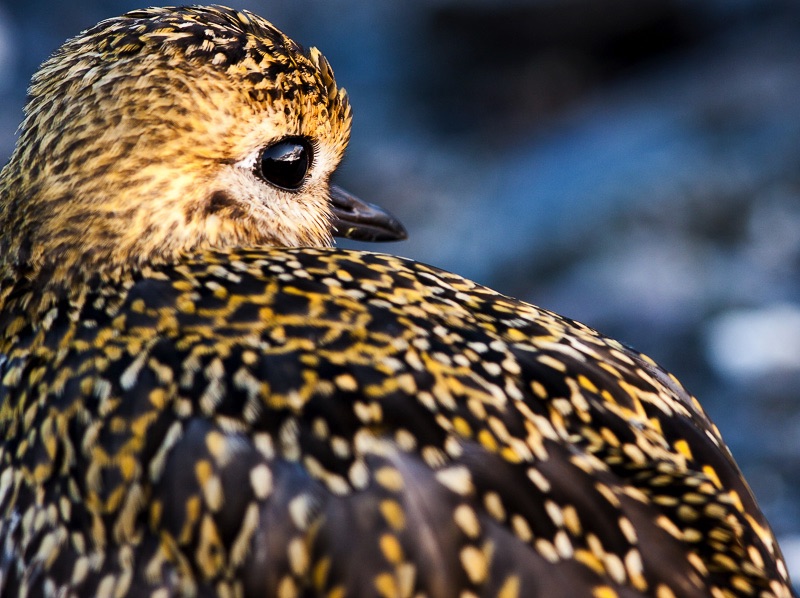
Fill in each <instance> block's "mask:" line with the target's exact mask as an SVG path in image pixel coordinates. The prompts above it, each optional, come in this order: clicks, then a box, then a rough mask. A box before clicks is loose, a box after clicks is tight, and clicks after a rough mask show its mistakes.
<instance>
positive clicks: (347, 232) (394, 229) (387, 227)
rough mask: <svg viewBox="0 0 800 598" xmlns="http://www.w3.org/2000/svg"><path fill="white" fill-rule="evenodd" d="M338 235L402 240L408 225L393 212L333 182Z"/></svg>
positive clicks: (365, 238)
mask: <svg viewBox="0 0 800 598" xmlns="http://www.w3.org/2000/svg"><path fill="white" fill-rule="evenodd" d="M331 210H332V212H333V222H332V224H333V227H334V232H333V236H334V237H343V238H345V239H353V240H355V241H402V240H403V239H405V238H407V237H408V233H407V232H406V229H405V227H404V226H403V225H402V224H400V221H399V220H398V219H397V218H395V217H394V216H392V215H391V214H390V213H389V212H387V211H386V210H384V209H383V208H381V207H378V206H376V205H374V204H371V203H367V202H365V201H362V200H360V199H358V198H357V197H354V196H352V195H350V194H349V193H348V192H347V191H345V190H344V189H342V188H341V187H337V186H336V185H331Z"/></svg>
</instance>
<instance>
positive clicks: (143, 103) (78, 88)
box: [0, 7, 405, 276]
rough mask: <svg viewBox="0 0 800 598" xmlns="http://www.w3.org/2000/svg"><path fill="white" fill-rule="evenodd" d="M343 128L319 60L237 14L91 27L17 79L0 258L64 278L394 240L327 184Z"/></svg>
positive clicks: (344, 137)
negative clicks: (213, 256)
mask: <svg viewBox="0 0 800 598" xmlns="http://www.w3.org/2000/svg"><path fill="white" fill-rule="evenodd" d="M350 122H351V111H350V106H349V103H348V100H347V95H346V94H345V92H344V90H343V89H339V88H337V86H336V82H335V81H334V78H333V73H332V71H331V68H330V66H329V65H328V62H327V61H326V60H325V58H324V57H323V56H322V55H321V54H320V53H319V51H317V50H316V49H315V48H312V49H311V50H309V51H308V52H305V51H304V50H303V49H302V48H301V47H300V46H298V45H297V44H296V43H295V42H293V41H292V40H290V39H289V38H288V37H286V36H285V35H284V34H283V33H281V32H280V31H279V30H278V29H276V28H275V27H274V26H273V25H271V24H270V23H268V22H267V21H265V20H263V19H261V18H260V17H257V16H255V15H253V14H250V13H248V12H237V11H234V10H231V9H228V8H223V7H191V8H153V9H147V10H139V11H134V12H130V13H127V14H126V15H124V16H122V17H118V18H114V19H110V20H107V21H103V22H102V23H100V24H98V25H97V26H95V27H93V28H91V29H89V30H87V31H85V32H83V33H82V34H80V35H78V36H77V37H75V38H73V39H71V40H69V41H67V42H66V43H65V44H64V45H63V46H62V47H61V48H60V49H59V50H57V51H56V52H55V53H54V54H53V55H52V57H50V58H49V59H48V60H47V61H46V62H45V63H44V64H43V65H42V67H41V68H40V69H39V71H38V72H37V73H36V74H35V75H34V77H33V81H32V84H31V87H30V90H29V100H28V103H27V105H26V107H25V119H24V121H23V123H22V125H21V126H20V132H19V137H18V141H17V146H16V149H15V151H14V154H13V155H12V157H11V159H10V161H9V163H8V164H7V165H6V167H5V169H4V171H3V173H2V175H0V227H2V235H0V254H2V255H3V256H4V257H2V258H0V260H5V263H4V266H5V267H6V268H9V267H22V266H23V265H24V267H25V268H26V270H27V271H48V272H49V273H50V274H49V275H50V276H53V275H57V274H58V273H59V272H60V273H61V275H63V276H68V271H74V270H75V269H92V268H95V267H105V266H110V267H112V268H125V267H126V266H128V265H132V266H134V267H135V266H137V265H143V264H147V263H157V262H163V261H169V260H171V259H174V258H175V257H176V256H177V255H179V254H180V253H182V252H186V251H195V250H202V249H205V248H225V247H232V246H242V245H249V246H252V245H272V246H328V245H330V244H331V243H332V236H334V235H337V234H338V235H339V236H349V237H351V238H361V239H364V240H391V239H396V238H404V237H405V231H404V230H403V227H402V225H400V224H399V222H397V221H396V220H395V219H394V218H393V217H391V216H390V215H389V214H387V213H386V212H384V211H383V210H381V209H380V208H377V207H375V206H372V205H370V204H366V203H364V202H361V201H359V200H358V199H356V198H354V197H352V196H350V195H349V194H347V193H345V192H343V191H342V190H341V189H338V188H336V187H334V186H332V185H331V184H330V176H331V174H332V173H333V171H334V170H335V169H336V167H337V165H338V164H339V161H340V160H341V158H342V154H343V152H344V150H345V147H346V145H347V142H348V139H349V135H350ZM54 273H55V274H54Z"/></svg>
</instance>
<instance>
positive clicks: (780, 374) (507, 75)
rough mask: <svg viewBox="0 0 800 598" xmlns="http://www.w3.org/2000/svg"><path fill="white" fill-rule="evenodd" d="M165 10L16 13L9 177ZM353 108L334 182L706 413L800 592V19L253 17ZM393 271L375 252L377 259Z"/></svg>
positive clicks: (752, 7) (340, 6)
mask: <svg viewBox="0 0 800 598" xmlns="http://www.w3.org/2000/svg"><path fill="white" fill-rule="evenodd" d="M147 3H148V2H147V0H133V1H130V2H129V1H125V2H121V1H117V2H109V1H106V0H104V1H102V2H101V1H100V0H80V1H78V0H60V1H57V2H56V1H54V0H27V1H26V2H14V3H11V2H8V1H5V2H0V102H2V106H3V110H2V111H0V156H1V157H2V159H3V161H5V159H6V157H7V156H8V155H9V154H10V152H11V149H12V147H13V136H14V130H15V128H16V126H17V124H18V123H19V121H20V119H21V115H22V105H23V102H24V97H25V87H26V84H27V81H28V79H29V78H30V76H31V74H32V73H33V71H34V70H35V69H36V67H37V66H38V64H39V63H40V62H41V61H42V60H44V59H45V58H46V56H47V55H48V54H49V53H50V52H52V51H53V50H54V49H55V48H56V47H57V46H58V45H59V44H60V43H61V42H62V41H63V40H64V39H65V38H67V37H69V36H72V35H75V34H76V33H78V32H79V31H80V30H82V29H84V28H86V27H89V26H91V25H93V24H94V23H95V22H96V21H98V20H100V19H103V18H106V17H111V16H114V15H116V14H119V13H122V12H124V11H126V10H129V9H133V8H140V7H141V6H142V5H146V4H147ZM229 3H231V4H233V5H234V6H235V7H237V8H248V9H250V10H253V11H254V12H257V13H258V14H261V15H263V16H265V17H267V18H269V19H270V20H272V21H273V22H274V23H275V24H276V25H277V26H279V27H280V28H281V29H283V30H284V31H285V32H286V33H287V34H288V35H290V36H291V37H293V38H294V39H295V40H297V41H299V42H300V43H302V44H304V45H316V46H318V47H319V48H320V49H321V50H322V51H323V52H324V53H325V54H326V56H327V57H328V58H329V60H330V62H331V63H332V65H333V67H334V69H335V71H336V75H337V80H338V81H339V83H340V84H341V85H344V86H345V87H346V88H347V89H348V91H349V92H350V96H351V102H352V104H353V106H354V109H355V122H354V129H353V140H352V143H351V146H350V151H349V154H348V157H347V160H346V164H345V165H344V167H343V168H342V169H340V174H339V180H338V182H339V183H340V184H342V185H343V186H345V187H346V188H348V189H349V190H351V191H352V192H354V193H356V194H357V195H360V196H361V197H363V198H364V199H368V200H370V201H373V202H375V203H380V204H382V205H384V206H388V207H390V208H391V209H392V210H393V211H394V212H396V214H397V215H398V216H399V217H400V218H401V220H403V221H404V222H405V223H406V225H407V226H408V229H409V231H410V240H409V241H407V242H404V243H400V244H396V245H384V246H380V247H377V249H378V250H380V251H387V252H391V253H398V254H401V255H406V256H409V257H413V258H415V259H418V260H421V261H424V262H427V263H431V264H435V265H437V266H440V267H443V268H446V269H449V270H454V271H456V272H458V273H460V274H463V275H466V276H468V277H471V278H474V279H476V280H478V281H479V282H481V283H484V284H487V285H489V286H492V287H494V288H496V289H498V290H500V291H502V292H504V293H507V294H510V295H514V296H516V297H519V298H521V299H525V300H527V301H530V302H533V303H536V304H538V305H541V306H544V307H547V308H549V309H552V310H555V311H557V312H560V313H562V314H564V315H567V316H570V317H572V318H575V319H578V320H581V321H584V322H586V323H588V324H590V325H591V326H593V327H595V328H597V329H599V330H601V331H602V332H604V333H606V334H608V335H611V336H613V337H616V338H619V339H620V340H623V341H625V342H626V343H628V344H630V345H632V346H634V347H636V348H637V349H639V350H640V351H643V352H645V353H648V354H649V355H651V356H652V357H654V358H655V359H656V360H657V361H659V362H660V363H661V364H663V365H664V366H666V367H667V368H668V369H670V370H672V371H673V372H674V373H675V374H677V375H678V377H679V378H681V380H683V382H684V384H685V385H686V386H687V387H688V388H689V389H690V390H691V391H692V392H693V393H694V394H696V395H697V396H698V397H699V398H700V400H701V402H702V403H703V405H704V406H705V408H706V409H707V411H708V412H709V413H710V415H711V416H712V418H713V419H714V420H715V421H716V423H717V424H718V426H719V427H720V429H721V430H722V433H723V436H724V437H725V439H726V440H727V442H728V444H729V445H730V447H731V449H732V451H733V453H734V455H735V457H736V458H737V460H738V461H739V464H740V465H741V466H742V468H743V469H744V472H745V475H746V477H747V478H748V480H749V481H750V483H751V485H752V487H753V489H754V491H755V494H756V495H757V497H758V499H759V501H760V503H761V505H762V507H763V509H764V510H765V512H766V514H767V516H768V518H769V519H770V521H771V522H772V525H773V527H774V529H775V531H776V533H777V535H778V537H779V539H780V541H781V543H782V546H783V549H784V552H785V553H786V557H787V559H788V561H789V563H790V569H791V570H792V571H793V576H794V579H795V583H796V584H797V583H798V582H799V581H800V3H798V2H797V1H796V0H783V1H781V0H707V1H705V2H691V1H689V0H646V1H643V0H604V1H603V2H597V1H596V0H527V1H525V0H433V1H431V0H427V1H424V2H423V1H422V0H403V1H402V2H401V1H400V0H397V1H394V2H391V1H389V0H384V1H380V2H375V1H374V0H326V1H325V2H322V1H320V0H318V1H317V2H312V1H309V0H304V1H298V0H293V1H291V2H289V1H282V2H279V1H275V2H263V1H262V2H258V1H251V2H245V1H243V0H242V1H236V2H234V1H233V0H229ZM369 248H370V249H373V250H374V249H376V247H375V246H371V247H369Z"/></svg>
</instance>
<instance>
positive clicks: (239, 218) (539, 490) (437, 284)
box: [0, 7, 793, 598]
mask: <svg viewBox="0 0 800 598" xmlns="http://www.w3.org/2000/svg"><path fill="white" fill-rule="evenodd" d="M176 31H177V32H182V33H181V34H180V35H176V33H175V32H176ZM184 34H185V35H184ZM163 36H166V37H168V38H169V41H167V42H164V43H163V44H162V41H163V40H162V39H161V38H162V37H163ZM143 39H145V40H146V41H144V42H143V41H142V40H143ZM223 39H224V40H228V41H225V42H222V41H220V40H223ZM153 40H155V41H153ZM65 48H66V49H65V50H61V51H60V52H58V53H56V55H55V56H54V58H53V59H51V60H50V61H49V62H48V63H46V65H45V67H44V69H43V71H41V72H40V74H39V75H37V76H36V78H35V80H34V87H33V94H34V97H33V99H32V100H31V104H30V105H29V108H28V112H27V119H26V121H25V123H24V124H23V129H22V133H21V136H20V143H19V144H18V149H17V151H16V153H15V154H14V156H13V157H12V159H11V162H10V163H9V165H8V166H7V167H6V169H5V170H4V171H3V174H2V177H1V178H0V190H2V195H0V224H1V225H2V231H3V232H2V234H0V249H2V250H3V253H2V257H0V268H2V270H1V272H2V286H0V330H2V333H1V336H0V401H1V402H0V430H2V435H3V438H4V442H3V445H2V449H0V466H1V467H2V472H1V473H0V513H2V520H1V521H0V551H1V552H0V592H1V593H2V595H3V596H6V595H11V596H14V595H28V596H33V595H52V596H56V595H58V596H72V595H75V596H91V595H98V596H125V595H130V596H160V597H161V596H280V597H289V596H306V597H311V596H332V597H336V596H387V597H388V596H431V597H440V596H441V597H445V596H465V597H468V596H500V597H503V598H510V597H514V596H520V597H526V596H537V595H539V596H596V597H598V598H606V597H612V596H643V595H650V596H658V597H659V598H666V597H669V596H709V595H710V596H720V597H721V596H763V597H766V596H790V595H793V594H792V593H791V590H790V589H789V584H788V576H787V573H786V569H785V565H784V563H783V561H782V559H781V556H780V551H779V549H778V547H777V544H776V542H775V538H774V536H773V534H772V532H771V530H770V529H769V526H768V524H767V522H766V520H765V519H764V517H763V515H762V514H761V512H760V510H759V508H758V506H757V504H756V503H755V500H754V499H753V497H752V494H751V493H750V491H749V489H748V487H747V485H746V483H745V481H744V480H743V478H742V476H741V472H740V471H739V469H738V467H737V466H736V464H735V463H734V461H733V459H732V457H731V456H730V454H729V452H728V450H727V448H726V447H725V445H724V443H723V441H722V439H721V438H720V435H719V433H718V431H717V430H716V428H715V427H714V425H713V424H712V423H711V422H710V421H709V420H708V418H707V417H706V415H705V414H704V413H703V411H702V409H701V407H700V406H699V404H698V403H697V401H696V400H695V399H694V398H693V397H691V396H690V395H689V394H687V392H686V391H685V390H684V389H683V388H682V387H681V385H680V384H679V383H678V382H677V380H675V378H674V377H672V376H671V375H670V374H668V373H666V372H665V371H664V370H662V369H661V368H659V367H658V366H657V365H655V364H654V363H653V362H652V361H651V360H650V359H648V358H647V357H645V356H643V355H640V354H637V353H635V352H633V351H631V350H630V349H628V348H626V347H624V346H623V345H621V344H620V343H618V342H616V341H613V340H610V339H608V338H605V337H603V336H602V335H600V334H598V333H597V332H595V331H594V330H592V329H590V328H588V327H586V326H584V325H582V324H579V323H576V322H573V321H571V320H568V319H566V318H563V317H561V316H558V315H556V314H553V313H551V312H548V311H545V310H542V309H540V308H537V307H534V306H531V305H528V304H525V303H522V302H520V301H517V300H515V299H512V298H509V297H506V296H503V295H501V294H499V293H496V292H494V291H492V290H490V289H487V288H485V287H481V286H479V285H477V284H475V283H472V282H470V281H468V280H465V279H463V278H461V277H459V276H457V275H454V274H450V273H447V272H444V271H441V270H438V269H436V268H432V267H430V266H425V265H422V264H419V263H415V262H412V261H410V260H406V259H402V258H396V257H390V256H385V255H379V254H372V253H366V252H355V251H343V250H336V249H331V248H329V247H326V245H328V244H329V242H330V236H331V233H332V230H331V226H332V225H331V223H330V218H331V214H330V211H329V208H328V205H327V203H328V199H329V195H330V191H329V186H328V176H329V174H330V172H331V171H332V170H333V169H334V168H335V166H336V164H337V163H338V160H339V158H340V156H341V152H342V150H343V148H344V145H345V143H346V140H347V135H348V125H349V109H348V108H347V101H346V97H345V96H344V94H343V92H341V91H339V90H337V88H336V85H335V83H334V82H333V79H332V75H331V73H330V70H329V67H328V66H327V63H325V61H324V59H322V58H321V56H320V55H319V53H318V52H316V51H315V50H311V51H310V52H309V53H308V55H307V56H309V58H304V56H306V55H304V54H302V51H301V50H300V49H299V47H297V46H296V45H295V44H294V43H293V42H291V41H290V40H288V39H287V38H285V37H284V36H283V35H282V34H280V33H279V32H277V30H275V29H274V28H272V27H271V26H270V25H269V24H267V23H266V22H264V21H262V20H260V19H259V18H258V17H254V16H253V15H246V14H242V13H236V12H234V11H230V10H228V9H222V8H219V7H217V8H211V9H182V10H179V11H176V10H166V9H164V10H161V9H159V10H151V11H138V12H136V13H131V16H128V17H125V18H121V19H118V20H112V21H109V22H106V23H105V24H101V25H99V26H98V27H96V28H94V29H92V30H90V31H88V32H86V33H84V34H82V35H81V36H79V37H78V38H76V40H73V41H71V42H68V44H67V46H65ZM92 49H93V50H92ZM90 50H92V51H90ZM93 52H94V53H93ZM254 57H257V59H256V58H254ZM87 61H96V63H95V64H93V65H89V66H87V64H88V62H87ZM76 65H80V66H76ZM143 65H145V66H143ZM187 65H188V66H187ZM167 67H168V68H169V69H170V70H169V71H168V72H162V70H163V69H165V68H167ZM87 69H88V70H87ZM92 69H96V70H97V71H96V72H92ZM103 69H107V70H106V71H104V72H102V73H101V72H100V71H102V70H103ZM159 69H162V70H159ZM77 71H80V72H77ZM132 72H133V73H138V74H139V75H141V76H145V74H146V77H149V78H150V79H149V80H153V77H154V78H155V80H163V82H164V83H163V86H162V88H161V92H160V95H159V94H156V96H158V97H161V98H162V100H163V102H164V106H163V107H160V108H158V109H157V110H156V113H157V115H158V116H157V120H158V126H156V124H154V122H155V121H153V122H151V121H150V120H148V118H149V117H148V116H147V114H149V110H150V109H152V102H151V99H152V98H153V97H156V96H153V94H152V93H151V94H149V95H148V94H147V93H144V92H142V94H143V95H141V96H137V95H136V93H138V92H137V91H136V90H137V89H139V87H137V84H136V82H135V81H136V79H137V78H136V77H132V76H131V73H132ZM116 78H119V82H118V83H115V84H114V85H117V86H118V87H115V88H114V90H115V91H114V93H113V94H112V95H113V98H114V99H113V100H112V99H111V96H108V95H106V94H107V91H108V90H104V89H103V84H101V83H99V82H100V81H110V80H115V79H116ZM81 82H83V84H86V85H89V87H90V88H91V89H90V91H85V90H83V88H82V87H81V85H82V83H81ZM119 86H121V87H119ZM112 87H113V85H112ZM148 89H149V88H148ZM120 91H124V92H125V93H126V94H128V95H123V96H120V95H119V92H120ZM37 94H38V95H37ZM87 94H88V95H87ZM170 94H171V95H170ZM229 95H232V96H233V97H234V99H231V101H230V102H227V101H223V100H224V99H225V98H227V96H229ZM198 97H199V98H205V100H204V101H203V102H197V100H196V98H198ZM235 98H238V99H235ZM243 98H244V99H243ZM76 102H77V103H76ZM87 102H88V104H87ZM251 102H252V103H251ZM192 103H194V108H193V110H189V107H190V104H192ZM231 106H235V107H237V108H238V109H241V108H242V106H248V107H249V108H248V111H245V112H242V113H237V112H236V110H233V109H232V108H231ZM98 108H101V110H99V112H100V114H98V110H97V109H98ZM217 110H220V111H222V113H223V114H227V116H225V118H222V117H221V116H220V115H219V114H216V112H215V111H217ZM64 111H66V112H64ZM207 111H210V113H207ZM58 114H65V115H66V116H67V117H72V118H73V120H72V121H71V122H69V123H66V124H63V123H62V122H61V121H60V120H58V119H59V118H62V117H61V116H58ZM237 114H242V115H243V116H242V120H243V122H242V123H238V122H237V121H236V119H237ZM276 115H277V116H276ZM154 118H155V117H154ZM220 118H222V120H220ZM53 119H55V120H53ZM96 119H99V120H100V122H101V123H102V124H100V123H95V122H94V121H95V120H96ZM128 119H129V120H128ZM221 122H225V123H227V124H228V125H230V127H232V128H230V127H229V128H225V127H219V128H218V127H216V126H211V125H210V124H209V123H217V124H219V123H221ZM60 124H63V127H60V126H59V125H60ZM98 126H99V127H100V128H99V129H98V128H97V127H98ZM106 127H111V128H112V129H113V130H114V132H115V135H116V139H120V140H121V141H119V142H117V141H114V140H113V139H112V140H111V141H109V138H105V137H104V131H105V130H106ZM59 131H62V132H61V134H57V133H58V132H59ZM254 131H255V132H254ZM203 135H206V138H207V140H206V142H205V143H204V144H202V145H197V144H198V143H199V142H200V138H201V137H202V136H203ZM296 135H301V136H307V137H308V138H309V139H310V140H312V141H313V146H314V148H315V157H316V156H321V158H318V160H317V162H316V164H315V165H313V166H312V168H311V170H310V171H309V176H308V181H307V182H306V183H305V184H304V186H303V187H302V188H301V189H300V190H298V191H295V192H293V193H292V194H288V193H287V192H285V191H281V190H277V189H274V188H270V187H269V185H268V184H267V183H265V182H264V181H261V182H260V183H259V182H258V181H256V180H255V179H253V180H250V179H249V178H246V177H245V173H244V171H245V170H246V169H247V168H248V167H249V168H250V169H251V170H252V164H251V163H250V162H248V160H249V159H250V158H249V156H252V154H253V152H254V151H255V150H256V149H258V148H260V147H264V146H266V145H269V144H270V143H273V142H274V141H275V140H279V139H282V138H284V137H286V136H296ZM164 136H166V137H164ZM126 139H127V140H129V141H130V143H132V144H133V145H131V146H130V147H128V146H126V145H125V140H126ZM223 140H225V141H224V142H223ZM72 144H74V146H73V145H72ZM119 144H122V145H119ZM182 147H183V149H184V150H185V153H184V152H181V151H179V150H180V149H181V148H182ZM70 148H72V149H70ZM254 148H255V149H254ZM44 150H47V151H44ZM54 150H61V151H54ZM53 154H55V158H53V159H52V162H49V161H48V160H45V159H43V156H51V155H53ZM122 154H125V155H122ZM187 154H188V155H187ZM326 156H327V157H326ZM117 160H119V161H121V162H122V164H119V163H118V162H117ZM102 165H105V167H103V166H102ZM137 165H138V168H135V166H137ZM237 165H240V166H237ZM236 168H239V170H235V169H236ZM148 169H149V170H148ZM143 171H145V172H146V175H144V174H141V173H142V172H143ZM126 173H127V174H128V175H132V178H131V177H128V178H127V179H126V177H125V176H124V175H125V174H126ZM234 175H235V176H234ZM258 184H260V185H261V187H260V188H259V187H258V186H257V185H258ZM219 193H222V195H223V196H224V197H225V198H226V201H223V202H221V204H220V205H217V204H219V203H220V202H219V199H220V195H219ZM214 198H216V200H214ZM292 198H294V199H297V200H298V201H300V202H301V203H302V206H301V207H302V208H303V209H306V210H310V211H311V212H312V214H315V216H314V217H313V218H311V220H306V221H303V220H301V221H299V222H291V216H292V214H294V213H295V212H291V213H290V214H289V215H288V216H285V221H284V220H281V218H284V216H280V217H278V216H275V214H276V213H277V212H278V211H279V210H280V209H281V207H282V206H283V207H285V206H286V205H287V202H288V201H289V200H291V199H292ZM215 202H216V203H215ZM253 202H262V203H265V204H266V206H267V209H266V210H265V212H264V213H261V212H258V210H257V209H256V208H255V207H253V206H252V205H251V204H252V203H253ZM170 218H171V220H170ZM272 218H279V220H278V221H277V222H278V223H280V224H281V225H280V226H278V224H276V227H275V228H272V227H271V226H270V223H271V222H275V221H273V220H271V219H272ZM162 223H164V226H161V225H162ZM284 227H285V228H286V230H288V231H289V232H286V230H284ZM11 231H14V233H12V232H11ZM176 235H177V236H178V238H174V237H175V236H176ZM276 245H317V246H318V247H317V248H280V247H275V246H276Z"/></svg>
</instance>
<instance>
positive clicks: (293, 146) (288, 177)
mask: <svg viewBox="0 0 800 598" xmlns="http://www.w3.org/2000/svg"><path fill="white" fill-rule="evenodd" d="M311 153H312V152H311V147H310V145H309V144H308V142H307V141H305V140H304V139H284V140H282V141H279V142H277V143H275V144H273V145H270V146H268V147H267V148H265V149H264V151H263V152H262V153H261V159H260V160H259V163H258V165H257V167H256V172H257V174H258V175H259V176H260V177H261V178H262V179H264V180H265V181H267V182H268V183H270V184H271V185H275V186H276V187H280V188H281V189H287V190H289V191H295V190H297V189H299V188H300V187H301V186H302V185H303V182H304V181H305V180H306V175H307V174H308V169H309V167H310V166H311Z"/></svg>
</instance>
